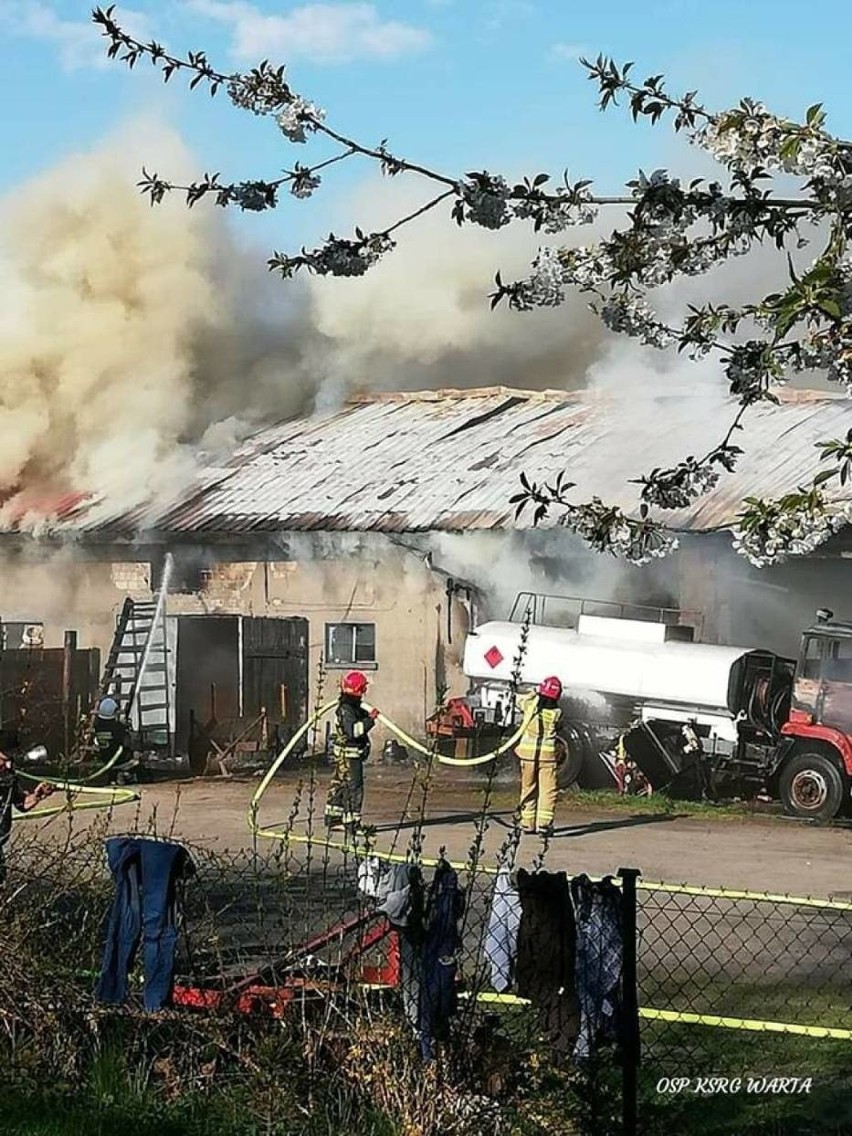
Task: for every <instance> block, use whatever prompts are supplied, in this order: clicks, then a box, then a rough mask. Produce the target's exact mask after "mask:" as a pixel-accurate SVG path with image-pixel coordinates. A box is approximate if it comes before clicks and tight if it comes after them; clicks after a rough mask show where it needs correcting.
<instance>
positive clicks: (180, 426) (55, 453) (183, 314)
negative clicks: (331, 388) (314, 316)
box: [0, 124, 313, 524]
mask: <svg viewBox="0 0 852 1136" xmlns="http://www.w3.org/2000/svg"><path fill="white" fill-rule="evenodd" d="M129 138H130V139H133V145H131V146H128V142H127V140H128V139H129ZM143 161H144V162H147V163H148V164H149V168H150V167H153V168H167V169H168V170H169V173H170V175H171V176H173V177H175V179H176V180H177V179H178V178H180V177H181V176H186V175H189V176H191V175H192V173H193V171H192V163H191V161H190V159H189V157H188V155H187V154H186V152H185V151H184V149H183V146H182V145H181V143H180V142H179V140H178V139H177V138H176V137H175V136H174V135H172V134H170V133H168V132H166V131H163V130H161V129H157V128H154V127H150V126H147V127H146V126H144V125H140V124H135V125H134V127H133V129H128V130H126V131H123V132H122V135H121V138H120V139H117V140H114V141H112V142H109V143H107V144H105V145H104V146H102V147H101V148H99V149H98V150H97V151H95V152H94V153H91V154H86V155H78V156H75V157H74V158H72V159H71V160H69V161H67V162H64V163H63V164H62V165H60V166H58V167H57V168H55V169H53V170H51V171H50V172H49V173H47V174H46V175H44V176H43V177H41V178H38V179H37V180H35V181H34V182H32V183H31V184H29V185H26V186H23V187H21V188H20V189H18V190H17V191H16V192H14V193H13V194H12V195H11V196H10V198H9V199H8V200H7V201H6V202H4V203H3V206H2V209H1V210H0V288H2V298H3V304H2V312H3V323H2V327H0V427H2V432H3V438H4V445H3V448H2V453H0V502H2V501H3V500H4V498H5V499H6V504H5V508H4V510H3V514H4V516H3V517H2V519H4V520H6V521H8V520H9V519H12V518H14V517H20V516H21V514H24V515H25V514H26V513H27V512H28V510H32V513H33V519H35V517H37V516H38V514H39V513H42V512H44V511H45V509H46V507H48V506H49V504H50V502H51V501H52V500H53V499H56V498H59V497H61V496H62V495H63V494H88V493H96V494H103V495H104V496H105V497H107V498H108V499H109V502H110V505H111V506H113V507H115V508H126V507H130V506H134V505H136V504H138V503H139V502H140V501H142V500H144V499H145V498H146V497H148V496H149V494H154V495H156V496H159V497H168V496H169V495H171V494H173V493H175V492H177V491H178V490H179V489H180V488H182V487H183V486H184V485H185V484H186V482H187V480H188V479H189V478H190V477H191V475H192V473H193V472H194V470H195V468H196V465H197V462H198V460H199V457H200V456H201V454H204V453H206V454H207V456H215V453H216V449H217V447H218V448H219V449H223V450H227V448H229V447H230V446H232V445H233V443H234V440H235V438H236V437H237V436H239V434H240V433H241V432H244V430H245V429H246V428H248V426H249V425H251V424H253V423H256V422H259V421H263V420H265V419H267V418H269V417H283V416H286V415H289V414H292V413H296V412H299V411H301V410H304V409H306V408H307V407H308V406H309V405H310V402H311V397H312V394H313V390H312V388H311V386H310V384H309V383H306V381H305V376H304V374H303V373H302V371H301V370H300V367H299V360H300V356H301V353H302V349H301V347H300V344H299V336H300V334H302V333H301V332H300V330H299V329H300V328H303V327H304V326H305V321H304V319H303V318H302V315H301V312H300V304H302V303H304V295H303V291H302V289H300V288H296V289H295V290H293V289H291V290H290V291H289V292H288V293H286V294H283V293H282V292H281V291H280V290H279V293H278V295H277V296H276V307H277V312H276V319H275V322H272V321H271V320H270V318H269V316H268V314H267V313H268V310H269V302H268V301H269V297H270V292H271V289H272V288H273V287H274V281H272V280H271V279H270V278H269V277H268V276H267V274H266V272H265V269H264V266H263V262H262V257H261V256H260V255H258V254H252V253H250V252H248V251H245V250H242V249H240V248H238V247H237V246H236V245H235V243H234V241H233V240H232V239H231V238H230V237H229V235H228V232H227V230H226V229H225V227H224V225H223V222H222V220H221V215H216V214H214V213H213V211H212V209H207V210H198V211H193V212H188V211H187V209H186V207H185V205H184V204H183V202H182V201H181V200H176V201H167V202H166V203H165V204H164V205H162V206H160V207H159V208H158V209H155V210H152V209H150V207H149V206H148V205H147V204H146V202H145V201H144V200H143V199H142V197H141V196H140V194H139V191H138V189H137V188H136V185H135V182H136V181H137V180H138V174H139V169H140V168H141V166H142V164H143ZM160 163H161V164H162V165H160ZM247 297H248V298H250V302H249V299H247ZM229 419H230V420H231V421H230V422H228V420H229ZM223 423H227V424H226V425H223ZM211 427H212V429H211ZM24 522H25V524H26V517H25V516H24Z"/></svg>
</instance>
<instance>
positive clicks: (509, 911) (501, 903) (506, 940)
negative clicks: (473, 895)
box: [485, 867, 521, 994]
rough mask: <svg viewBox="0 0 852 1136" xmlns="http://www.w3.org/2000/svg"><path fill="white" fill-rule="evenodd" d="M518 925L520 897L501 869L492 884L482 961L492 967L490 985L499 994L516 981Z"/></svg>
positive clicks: (508, 876) (507, 870)
mask: <svg viewBox="0 0 852 1136" xmlns="http://www.w3.org/2000/svg"><path fill="white" fill-rule="evenodd" d="M520 922H521V897H520V896H519V895H518V891H517V888H515V887H513V885H512V877H511V875H510V873H509V869H508V868H506V867H503V868H501V869H500V871H499V872H498V873H497V879H496V881H495V883H494V893H493V896H492V899H491V913H490V915H489V917H488V930H487V931H486V934H485V957H486V959H487V960H488V962H489V964H490V966H491V985H492V986H493V987H494V989H495V990H496V991H497V992H498V993H500V994H502V993H504V992H505V991H506V990H508V989H509V988H510V987H511V986H512V983H513V982H514V979H515V963H516V960H517V953H518V927H519V926H520Z"/></svg>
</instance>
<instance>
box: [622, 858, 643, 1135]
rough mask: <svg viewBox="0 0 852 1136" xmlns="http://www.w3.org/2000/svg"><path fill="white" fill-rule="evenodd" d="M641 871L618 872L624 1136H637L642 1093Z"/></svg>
mask: <svg viewBox="0 0 852 1136" xmlns="http://www.w3.org/2000/svg"><path fill="white" fill-rule="evenodd" d="M641 874H642V873H641V872H640V871H639V869H638V868H619V869H618V875H619V878H620V879H621V882H622V887H621V912H622V944H623V951H624V955H623V963H622V971H621V986H622V1012H623V1014H624V1020H623V1023H622V1040H621V1047H622V1049H621V1052H622V1058H621V1060H622V1065H621V1076H622V1080H621V1086H622V1129H623V1132H624V1136H636V1133H637V1132H638V1131H639V1129H638V1092H639V1060H640V1040H639V990H638V984H637V978H636V881H637V879H638V878H639V876H640V875H641Z"/></svg>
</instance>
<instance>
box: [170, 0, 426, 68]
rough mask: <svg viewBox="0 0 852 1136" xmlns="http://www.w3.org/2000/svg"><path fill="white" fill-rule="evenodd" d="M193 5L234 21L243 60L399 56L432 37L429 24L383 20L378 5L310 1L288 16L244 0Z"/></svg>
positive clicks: (193, 1) (236, 52) (234, 47)
mask: <svg viewBox="0 0 852 1136" xmlns="http://www.w3.org/2000/svg"><path fill="white" fill-rule="evenodd" d="M190 6H191V7H192V8H193V9H194V11H196V12H198V13H199V14H200V15H203V16H208V17H210V18H211V19H214V20H219V21H220V22H221V23H224V24H227V25H230V27H231V28H232V30H233V41H232V44H231V53H232V55H233V57H234V58H235V59H236V60H238V61H239V62H242V63H246V62H250V63H257V62H259V61H260V60H261V59H267V58H275V57H277V58H279V59H280V60H281V61H282V62H288V61H289V60H291V59H295V58H296V57H297V56H301V57H302V58H304V59H309V60H311V61H312V62H314V63H345V62H347V61H349V60H352V59H393V58H396V57H398V56H400V55H408V54H410V53H412V52H416V51H422V50H423V49H424V48H426V47H428V46H429V45H430V43H431V41H432V37H431V36H430V34H429V32H428V31H426V29H425V28H418V27H414V25H413V24H403V23H400V22H398V21H396V20H383V19H382V18H381V17H380V15H379V13H378V12H377V10H376V7H375V5H374V4H363V3H352V4H305V5H303V6H302V7H300V8H294V9H293V10H292V11H291V12H289V13H288V14H287V15H286V16H268V15H265V14H264V13H263V12H260V11H258V9H257V8H256V7H255V6H254V5H253V4H249V3H245V2H244V0H190Z"/></svg>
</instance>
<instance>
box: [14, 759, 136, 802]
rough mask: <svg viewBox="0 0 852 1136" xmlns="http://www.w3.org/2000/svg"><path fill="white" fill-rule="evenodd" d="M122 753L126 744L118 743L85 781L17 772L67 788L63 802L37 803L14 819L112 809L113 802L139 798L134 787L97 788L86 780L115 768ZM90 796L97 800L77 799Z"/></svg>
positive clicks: (23, 775)
mask: <svg viewBox="0 0 852 1136" xmlns="http://www.w3.org/2000/svg"><path fill="white" fill-rule="evenodd" d="M123 752H124V747H123V746H119V747H118V749H117V750H116V751H115V753H114V754H113V755H112V757H111V758H110V759H109V761H108V762H107V763H106V764H105V765H102V766H101V767H100V769H96V770H95V772H94V773H90V774H89V776H88V777H84V778H83V779H82V781H68V780H60V779H57V778H55V777H36V776H35V775H34V774H32V773H24V772H22V771H18V774H17V775H18V776H19V777H22V778H24V780H25V781H35V782H36V784H45V785H53V786H54V787H55V788H57V789H62V790H64V791H65V801H64V803H63V804H61V805H46V806H44V807H38V806H37V807H36V808H34V809H30V810H29V811H28V812H25V813H15V814H14V816H13V819H14V820H38V819H39V818H41V819H43V818H44V817H50V816H58V815H59V813H63V812H68V811H70V810H75V811H77V810H80V809H105V808H112V806H113V805H126V804H129V803H130V802H131V801H138V800H140V795H139V793H136V792H134V791H133V790H132V789H124V788H120V787H119V786H117V785H104V786H103V787H102V788H95V787H93V786H92V785H88V784H87V782H89V781H94V780H96V779H97V778H98V777H101V776H103V774H104V773H107V772H108V771H109V770H110V769H112V767H113V766H114V765H115V764H116V762H117V761H118V759H119V758H120V757H121V755H122V753H123ZM87 795H88V796H90V797H94V798H95V799H94V800H88V801H78V800H77V797H78V796H87Z"/></svg>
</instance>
